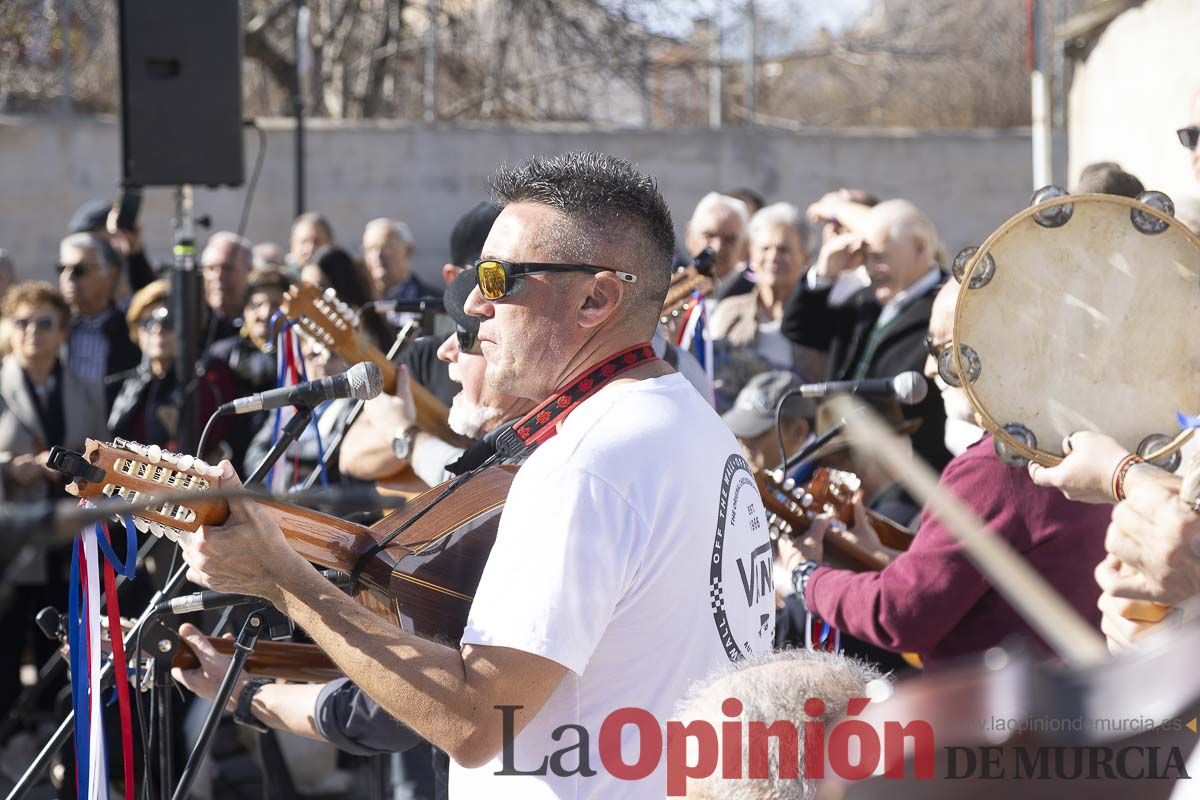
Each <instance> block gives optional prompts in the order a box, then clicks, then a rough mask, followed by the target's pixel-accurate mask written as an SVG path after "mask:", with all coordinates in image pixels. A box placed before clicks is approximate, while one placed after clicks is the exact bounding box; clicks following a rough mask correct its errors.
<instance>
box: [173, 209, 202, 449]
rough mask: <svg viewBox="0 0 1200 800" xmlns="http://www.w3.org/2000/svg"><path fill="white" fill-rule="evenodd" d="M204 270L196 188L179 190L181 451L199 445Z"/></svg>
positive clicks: (176, 293)
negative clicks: (194, 195) (200, 263)
mask: <svg viewBox="0 0 1200 800" xmlns="http://www.w3.org/2000/svg"><path fill="white" fill-rule="evenodd" d="M201 303H202V301H201V299H200V272H199V270H197V269H196V221H195V209H194V207H193V204H192V187H191V186H179V187H177V188H176V189H175V270H174V272H172V273H171V306H172V308H171V313H172V314H173V315H174V316H175V342H176V346H175V347H176V350H175V385H176V386H178V387H179V397H180V406H179V422H178V423H177V425H176V430H175V440H176V443H177V449H178V451H179V452H181V453H190V452H191V451H192V449H193V448H194V447H195V445H196V436H197V425H196V422H197V420H196V402H195V391H194V386H195V383H196V371H197V364H198V363H199V361H200V358H201V357H202V356H203V355H204V354H203V353H202V352H200V349H199V348H198V347H197V345H198V344H199V342H200V304H201Z"/></svg>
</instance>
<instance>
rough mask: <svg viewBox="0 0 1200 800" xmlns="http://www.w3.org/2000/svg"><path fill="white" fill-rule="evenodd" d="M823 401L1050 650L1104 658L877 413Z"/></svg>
mask: <svg viewBox="0 0 1200 800" xmlns="http://www.w3.org/2000/svg"><path fill="white" fill-rule="evenodd" d="M829 403H830V409H831V410H832V411H833V413H834V414H836V415H837V416H838V417H841V418H843V419H845V420H846V432H847V433H848V434H849V435H850V443H851V445H852V446H853V447H854V448H855V450H857V451H858V452H859V454H860V455H864V456H867V457H869V458H874V459H875V460H876V461H877V462H878V463H879V464H880V465H881V466H882V467H883V468H884V469H885V470H886V471H887V473H888V475H890V476H891V477H892V478H893V479H894V480H896V481H899V482H900V484H902V485H903V486H904V488H905V489H907V490H908V492H909V493H910V494H911V495H912V496H913V497H914V498H916V499H917V500H918V501H920V502H921V503H923V504H925V505H926V506H927V507H928V508H930V509H932V510H933V513H934V514H936V515H937V517H938V519H939V520H941V522H942V524H944V525H945V526H946V527H947V528H948V529H949V530H950V531H951V533H953V534H954V536H955V537H956V538H957V539H958V541H959V543H960V544H962V546H963V550H964V551H966V554H967V556H968V557H969V558H970V559H971V562H972V563H973V564H974V565H975V567H976V568H977V569H978V570H979V571H980V572H981V573H983V576H984V577H985V578H987V580H988V582H989V583H991V584H992V586H993V587H995V589H996V591H998V592H999V593H1000V594H1001V595H1002V596H1003V597H1004V599H1005V600H1007V601H1008V602H1009V604H1010V605H1011V606H1012V607H1013V608H1015V609H1016V610H1017V613H1019V614H1020V615H1021V617H1022V618H1024V620H1025V622H1026V623H1028V625H1029V627H1031V628H1033V629H1034V630H1035V631H1037V633H1038V635H1039V636H1041V637H1042V639H1043V640H1044V641H1045V642H1046V643H1047V644H1049V645H1050V646H1051V647H1052V648H1053V649H1054V652H1056V653H1057V654H1058V655H1059V656H1061V657H1062V658H1063V659H1064V660H1065V661H1067V662H1068V663H1069V664H1071V665H1072V666H1075V667H1083V666H1088V665H1092V664H1097V663H1099V662H1101V661H1104V660H1105V659H1107V658H1108V647H1107V646H1106V644H1105V642H1104V639H1103V637H1101V636H1100V635H1099V634H1097V633H1096V632H1095V631H1094V630H1092V627H1091V626H1090V625H1088V623H1087V621H1086V620H1084V619H1083V617H1081V616H1080V615H1079V614H1078V613H1077V612H1076V611H1075V609H1074V608H1072V607H1071V606H1070V605H1069V604H1068V603H1067V601H1066V600H1064V599H1063V597H1062V595H1060V594H1059V593H1058V592H1056V591H1055V590H1054V588H1053V587H1052V586H1051V585H1050V584H1049V583H1047V582H1046V580H1045V579H1044V578H1043V577H1042V576H1041V575H1039V574H1038V573H1037V571H1036V570H1034V569H1033V567H1031V566H1029V564H1028V562H1026V561H1025V560H1024V559H1023V558H1021V556H1020V555H1019V554H1018V553H1017V552H1016V551H1015V550H1013V549H1012V547H1011V546H1010V545H1009V544H1008V542H1006V541H1005V540H1003V539H1001V538H1000V537H999V536H993V535H991V534H989V533H987V531H986V530H985V528H984V524H983V523H982V522H981V521H980V520H979V518H978V517H976V516H975V514H974V513H973V512H972V511H971V510H970V509H969V508H967V507H966V506H965V505H963V502H962V501H961V500H959V499H958V498H957V497H955V496H954V495H953V494H952V493H951V492H948V491H946V490H945V489H943V488H941V487H940V486H939V485H938V481H937V476H936V475H935V474H934V472H933V470H932V469H930V468H929V465H927V464H926V463H925V462H923V461H921V460H920V459H918V458H913V457H912V456H911V454H910V452H909V451H908V450H907V449H906V448H904V447H903V446H902V445H901V443H900V439H899V437H897V436H896V434H895V433H893V432H892V430H891V428H890V427H888V425H887V424H886V423H884V421H883V419H882V418H881V417H880V416H879V415H878V414H877V413H875V412H874V411H872V410H871V409H870V408H869V407H867V406H865V405H863V404H862V403H859V402H857V401H855V400H853V399H851V398H849V397H837V398H834V399H832V400H830V401H829ZM860 409H861V410H860Z"/></svg>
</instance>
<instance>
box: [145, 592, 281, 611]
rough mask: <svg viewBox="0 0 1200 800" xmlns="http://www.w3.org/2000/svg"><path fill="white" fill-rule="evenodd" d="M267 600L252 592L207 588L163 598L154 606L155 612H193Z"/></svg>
mask: <svg viewBox="0 0 1200 800" xmlns="http://www.w3.org/2000/svg"><path fill="white" fill-rule="evenodd" d="M265 602H266V601H265V600H263V599H262V598H261V597H255V596H254V595H252V594H228V593H226V592H214V591H212V590H211V589H207V590H205V591H203V592H192V593H191V594H187V595H184V596H183V597H175V598H172V599H170V600H162V601H160V602H159V603H157V604H156V605H155V606H154V613H155V614H191V613H192V612H194V611H208V610H210V609H214V608H225V607H227V606H242V605H246V604H247V603H265Z"/></svg>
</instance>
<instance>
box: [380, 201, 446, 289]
mask: <svg viewBox="0 0 1200 800" xmlns="http://www.w3.org/2000/svg"><path fill="white" fill-rule="evenodd" d="M413 250H414V243H413V235H412V231H411V230H410V229H409V227H408V225H406V224H405V223H403V222H400V221H399V220H392V219H385V218H383V217H380V218H379V219H373V220H371V221H370V222H368V223H367V227H366V228H365V229H363V239H362V251H363V261H365V262H366V264H367V270H368V271H369V272H370V273H371V280H373V281H375V288H376V292H377V293H378V295H379V296H380V297H382V298H383V299H384V300H419V299H420V298H422V297H436V296H437V295H438V292H437V291H435V290H434V289H433V288H432V287H430V286H429V285H427V284H426V283H425V282H424V281H422V280H421V279H420V278H419V277H417V274H416V273H415V272H413V271H412V255H413Z"/></svg>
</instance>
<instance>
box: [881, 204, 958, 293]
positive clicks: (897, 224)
mask: <svg viewBox="0 0 1200 800" xmlns="http://www.w3.org/2000/svg"><path fill="white" fill-rule="evenodd" d="M862 238H863V243H864V244H865V245H866V250H867V272H868V273H869V274H870V276H871V287H872V288H873V289H874V290H875V299H876V300H877V301H878V302H879V303H880V304H886V303H887V302H888V301H889V300H891V299H892V298H893V297H895V296H896V295H897V294H898V293H899V292H902V291H904V290H905V289H907V288H908V287H909V286H911V285H912V284H913V283H915V282H916V281H917V280H918V279H920V278H921V277H922V276H923V275H925V274H926V273H927V272H929V270H930V269H932V268H933V267H934V266H935V265H936V263H937V253H938V251H939V249H940V247H941V243H940V240H939V239H938V233H937V228H935V227H934V225H933V222H932V221H930V219H929V217H927V216H925V214H924V213H923V212H922V211H921V210H920V209H919V208H917V207H916V206H915V205H913V204H912V203H910V202H908V201H907V200H887V201H884V202H882V203H880V204H879V205H877V206H875V207H874V208H872V209H871V210H870V211H869V212H867V217H866V220H865V221H864V223H863V226H862Z"/></svg>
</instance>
